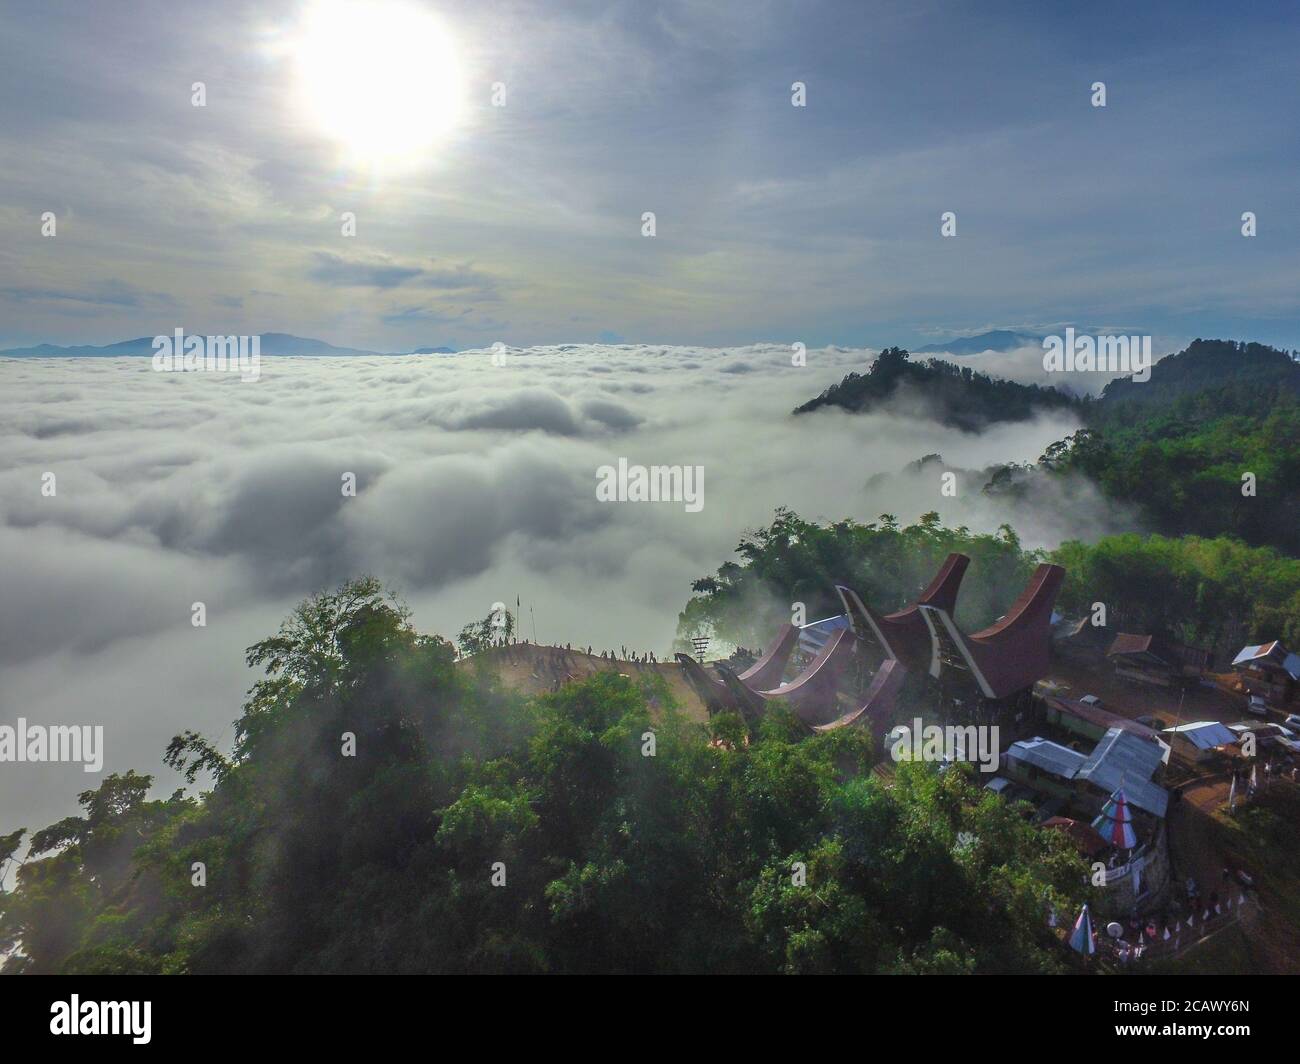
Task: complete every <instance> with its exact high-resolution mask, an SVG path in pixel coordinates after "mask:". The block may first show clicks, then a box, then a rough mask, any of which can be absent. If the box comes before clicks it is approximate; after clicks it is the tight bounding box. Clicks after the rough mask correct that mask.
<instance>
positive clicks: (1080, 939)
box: [1070, 905, 1097, 955]
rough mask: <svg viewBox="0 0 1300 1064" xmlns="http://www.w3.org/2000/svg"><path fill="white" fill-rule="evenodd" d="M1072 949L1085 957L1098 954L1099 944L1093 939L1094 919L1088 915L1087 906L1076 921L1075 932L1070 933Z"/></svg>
mask: <svg viewBox="0 0 1300 1064" xmlns="http://www.w3.org/2000/svg"><path fill="white" fill-rule="evenodd" d="M1070 948H1071V949H1073V950H1076V951H1077V952H1079V953H1083V954H1085V955H1088V954H1093V953H1096V952H1097V943H1096V942H1095V941H1093V937H1092V917H1091V916H1090V915H1088V906H1087V905H1085V906H1084V907H1083V910H1082V911H1081V912H1080V913H1079V919H1077V920H1075V921H1074V930H1073V931H1071V932H1070Z"/></svg>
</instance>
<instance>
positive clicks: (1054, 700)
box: [1035, 689, 1159, 742]
mask: <svg viewBox="0 0 1300 1064" xmlns="http://www.w3.org/2000/svg"><path fill="white" fill-rule="evenodd" d="M1035 693H1037V689H1036V692H1035ZM1042 708H1043V717H1044V719H1045V720H1046V721H1047V723H1048V724H1053V725H1055V726H1056V727H1058V728H1060V729H1062V730H1063V731H1067V732H1070V733H1071V734H1072V735H1077V736H1079V737H1080V738H1083V739H1091V740H1093V741H1094V742H1095V741H1096V740H1098V739H1100V738H1101V737H1102V736H1103V735H1105V734H1106V733H1107V732H1108V731H1110V729H1111V728H1122V729H1123V730H1124V731H1131V732H1133V733H1134V734H1135V735H1140V736H1142V737H1143V738H1144V739H1147V740H1150V741H1152V742H1155V741H1159V736H1158V735H1157V734H1156V732H1155V731H1154V730H1153V729H1151V728H1148V727H1147V726H1146V725H1145V724H1140V723H1138V722H1137V721H1135V720H1130V719H1129V718H1128V717H1121V716H1119V715H1118V714H1117V713H1112V712H1110V710H1108V709H1106V708H1104V707H1103V706H1101V705H1098V704H1096V703H1090V702H1087V701H1084V700H1082V699H1075V698H1063V697H1061V696H1060V695H1051V694H1048V695H1044V696H1042Z"/></svg>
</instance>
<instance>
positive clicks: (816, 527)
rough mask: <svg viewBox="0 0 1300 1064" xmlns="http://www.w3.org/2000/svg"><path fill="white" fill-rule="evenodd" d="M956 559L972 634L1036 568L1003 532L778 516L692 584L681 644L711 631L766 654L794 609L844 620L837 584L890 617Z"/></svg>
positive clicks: (962, 612)
mask: <svg viewBox="0 0 1300 1064" xmlns="http://www.w3.org/2000/svg"><path fill="white" fill-rule="evenodd" d="M953 551H957V552H959V553H962V554H966V555H969V556H970V558H971V561H972V564H971V566H970V568H969V569H968V570H967V574H966V577H965V579H964V581H963V583H962V592H961V598H960V600H959V602H958V618H959V619H960V620H961V621H962V622H963V623H966V624H972V625H983V624H985V623H987V622H988V621H991V620H993V619H994V618H995V617H997V616H998V614H999V613H1001V612H1002V610H1003V609H1005V608H1006V606H1007V601H1006V591H1007V589H1008V588H1018V587H1020V586H1021V585H1023V584H1024V583H1025V581H1026V580H1027V579H1028V578H1029V574H1030V573H1031V572H1032V571H1033V567H1034V564H1035V562H1036V560H1037V556H1036V555H1031V554H1029V553H1027V552H1025V551H1023V550H1022V549H1021V547H1020V541H1019V539H1018V538H1017V537H1016V534H1015V532H1014V531H1012V529H1011V528H1009V527H1008V526H1006V525H1003V526H1002V528H1001V529H999V530H998V532H997V533H996V534H994V535H985V534H977V533H973V532H971V531H970V530H968V529H965V528H958V529H951V528H945V527H943V526H942V525H940V524H939V515H938V514H935V513H928V514H925V515H923V516H922V517H921V519H920V520H919V521H918V522H917V523H916V524H914V525H908V526H906V527H901V528H900V527H899V525H898V521H897V518H895V517H894V516H893V515H892V514H881V515H880V519H879V521H876V522H871V523H870V524H860V523H858V522H856V521H851V520H844V521H836V522H835V523H834V524H829V525H824V524H817V523H815V522H810V521H805V520H803V519H802V518H801V517H799V516H798V515H797V514H795V513H792V512H791V511H789V510H785V509H780V510H777V512H776V517H775V519H774V520H773V521H772V524H771V526H770V527H768V528H760V529H758V530H756V531H754V532H750V533H748V534H746V535H745V536H744V537H743V538H742V539H741V541H740V544H739V545H738V546H737V547H736V553H737V554H738V555H740V559H741V560H740V561H738V562H726V563H724V564H723V565H722V566H720V567H719V568H718V571H717V574H716V575H715V576H706V577H703V578H701V579H699V580H696V581H695V583H694V584H692V588H693V590H694V591H695V592H696V594H695V596H694V597H693V598H692V599H691V600H690V602H688V603H687V605H686V608H685V609H684V610H683V611H682V613H681V616H680V618H679V622H678V632H679V634H680V635H681V636H682V637H683V638H689V637H690V636H692V635H694V634H696V633H698V632H711V633H713V634H715V635H716V636H718V637H720V638H721V639H724V640H727V641H729V642H732V643H736V644H738V645H742V646H750V647H755V646H762V645H764V644H765V643H766V642H767V641H768V640H769V639H770V638H771V637H772V633H773V632H775V631H776V630H777V628H779V627H780V625H782V624H788V623H790V622H791V619H792V615H793V611H794V607H795V604H796V603H802V604H803V607H804V611H803V612H804V616H805V617H806V619H807V620H808V621H813V620H816V619H817V618H819V617H825V616H828V615H830V614H835V613H840V612H842V611H843V606H841V604H840V602H839V599H838V597H837V596H836V595H835V592H834V585H835V584H837V583H839V584H847V585H848V586H849V587H852V588H853V589H854V590H856V591H857V592H858V593H859V594H860V595H862V596H863V598H864V600H865V601H867V602H870V603H871V604H872V605H873V606H875V607H876V608H877V609H879V610H880V611H881V612H888V611H890V610H893V609H897V608H898V607H901V606H904V605H906V604H907V603H909V602H911V601H913V600H914V599H915V598H916V596H917V594H918V593H919V592H920V591H922V590H923V589H924V588H925V586H926V585H927V584H928V583H929V582H930V580H931V579H933V577H934V575H935V574H936V573H937V572H938V571H939V567H940V566H941V565H942V564H943V560H944V559H945V558H946V557H947V556H948V555H949V554H950V553H952V552H953ZM1012 594H1013V596H1014V592H1012Z"/></svg>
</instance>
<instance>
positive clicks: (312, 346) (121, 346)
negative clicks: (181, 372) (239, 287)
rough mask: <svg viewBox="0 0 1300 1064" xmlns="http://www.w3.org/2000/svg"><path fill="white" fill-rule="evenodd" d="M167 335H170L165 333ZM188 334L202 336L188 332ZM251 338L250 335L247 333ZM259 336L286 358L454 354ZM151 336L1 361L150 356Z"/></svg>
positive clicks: (16, 353) (28, 350)
mask: <svg viewBox="0 0 1300 1064" xmlns="http://www.w3.org/2000/svg"><path fill="white" fill-rule="evenodd" d="M168 335H170V333H169V334H168ZM190 335H204V334H201V333H191V334H190ZM250 335H252V334H250ZM256 335H259V336H260V337H261V348H260V349H261V353H262V354H263V355H265V356H268V357H272V358H274V357H277V356H279V357H283V356H288V355H334V356H342V355H388V354H412V355H454V354H455V353H456V350H455V348H451V347H420V348H417V349H415V350H414V351H397V352H389V351H366V350H362V349H361V348H356V347H336V346H335V345H334V344H331V343H326V342H325V341H324V340H317V339H314V338H312V337H310V336H294V335H292V334H291V333H277V332H268V333H258V334H256ZM153 341H154V338H153V337H152V336H138V337H136V338H135V339H134V340H122V341H119V342H118V343H115V344H104V345H103V346H95V345H93V344H81V345H73V346H68V347H61V346H59V345H58V344H38V345H37V346H35V347H11V348H8V349H6V350H0V358H122V357H137V356H142V355H148V356H152V355H153Z"/></svg>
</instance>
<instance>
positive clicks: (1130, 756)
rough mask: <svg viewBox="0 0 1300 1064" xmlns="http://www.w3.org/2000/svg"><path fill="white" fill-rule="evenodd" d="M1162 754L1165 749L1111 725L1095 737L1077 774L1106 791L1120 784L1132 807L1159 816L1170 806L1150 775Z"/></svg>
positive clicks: (1167, 796)
mask: <svg viewBox="0 0 1300 1064" xmlns="http://www.w3.org/2000/svg"><path fill="white" fill-rule="evenodd" d="M1163 757H1164V751H1163V750H1162V749H1161V748H1160V747H1159V746H1158V745H1157V744H1155V743H1153V742H1152V741H1151V740H1150V739H1144V738H1142V737H1141V736H1140V735H1135V734H1133V733H1132V732H1130V731H1125V730H1124V729H1122V728H1111V729H1110V730H1109V731H1107V732H1106V734H1105V735H1103V736H1102V737H1101V739H1100V740H1098V742H1097V745H1096V746H1095V747H1094V748H1093V751H1092V753H1091V754H1089V755H1088V757H1087V759H1086V760H1085V761H1084V763H1083V766H1082V767H1081V768H1080V769H1079V771H1078V774H1077V775H1078V778H1079V779H1081V780H1087V781H1088V782H1089V783H1091V784H1092V785H1093V786H1094V787H1097V788H1099V789H1100V790H1103V791H1106V792H1107V793H1114V792H1115V791H1117V790H1119V789H1120V788H1121V787H1122V788H1123V789H1124V795H1125V797H1127V798H1128V800H1129V801H1130V802H1132V803H1133V804H1134V805H1135V806H1137V807H1138V808H1139V809H1144V810H1146V811H1147V812H1148V813H1152V814H1154V815H1155V816H1160V817H1162V816H1164V815H1165V809H1166V808H1167V807H1168V805H1169V794H1168V792H1167V791H1166V790H1165V789H1164V788H1163V787H1161V786H1158V785H1157V784H1155V783H1152V782H1151V777H1152V776H1153V775H1154V774H1155V771H1156V769H1157V768H1158V767H1159V765H1160V763H1161V761H1162V759H1163Z"/></svg>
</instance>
